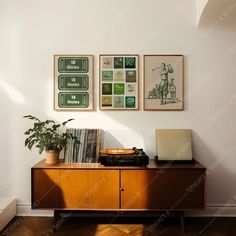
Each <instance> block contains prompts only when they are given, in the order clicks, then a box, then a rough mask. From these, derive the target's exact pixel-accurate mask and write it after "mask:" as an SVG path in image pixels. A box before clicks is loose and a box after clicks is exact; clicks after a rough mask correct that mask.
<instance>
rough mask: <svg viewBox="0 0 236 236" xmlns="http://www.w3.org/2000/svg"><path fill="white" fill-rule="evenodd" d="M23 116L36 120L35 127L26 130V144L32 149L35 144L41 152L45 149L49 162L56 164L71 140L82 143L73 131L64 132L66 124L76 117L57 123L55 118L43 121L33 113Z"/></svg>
mask: <svg viewBox="0 0 236 236" xmlns="http://www.w3.org/2000/svg"><path fill="white" fill-rule="evenodd" d="M23 118H27V119H30V120H33V121H35V122H34V124H33V127H32V128H29V129H28V130H27V131H26V132H25V135H27V136H28V137H27V138H26V140H25V146H26V147H28V148H29V149H30V150H31V149H32V147H34V146H35V147H36V148H38V149H39V154H41V153H42V152H43V151H45V152H46V163H47V164H56V163H57V162H58V161H59V155H60V151H61V150H62V149H63V148H64V147H65V145H66V144H67V142H68V141H69V140H73V141H74V142H75V143H77V144H79V143H80V142H79V140H78V139H77V137H75V136H73V135H72V134H71V133H68V132H63V128H65V125H66V124H67V123H68V122H70V121H72V120H74V119H69V120H67V121H64V122H62V123H56V122H55V121H53V120H45V121H41V120H39V119H38V118H37V117H34V116H32V115H27V116H23Z"/></svg>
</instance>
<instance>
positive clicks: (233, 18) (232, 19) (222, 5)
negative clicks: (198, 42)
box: [198, 0, 236, 30]
mask: <svg viewBox="0 0 236 236" xmlns="http://www.w3.org/2000/svg"><path fill="white" fill-rule="evenodd" d="M235 26H236V3H235V0H224V1H222V0H209V1H208V3H207V5H206V6H205V9H204V10H203V12H202V14H201V17H200V20H199V23H198V27H200V28H211V27H219V28H222V29H228V30H232V29H233V30H234V29H235Z"/></svg>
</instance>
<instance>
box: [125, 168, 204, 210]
mask: <svg viewBox="0 0 236 236" xmlns="http://www.w3.org/2000/svg"><path fill="white" fill-rule="evenodd" d="M204 176H205V174H204V171H202V170H194V171H192V170H183V171H179V170H166V171H165V172H162V173H160V172H157V171H154V170H149V171H145V170H122V171H121V188H122V190H123V191H122V192H121V208H123V209H170V210H175V209H178V210H180V209H181V210H184V209H194V208H195V209H196V208H204V206H205V198H204V191H205V181H204V178H205V177H204Z"/></svg>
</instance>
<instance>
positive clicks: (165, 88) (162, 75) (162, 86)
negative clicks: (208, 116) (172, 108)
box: [147, 62, 180, 105]
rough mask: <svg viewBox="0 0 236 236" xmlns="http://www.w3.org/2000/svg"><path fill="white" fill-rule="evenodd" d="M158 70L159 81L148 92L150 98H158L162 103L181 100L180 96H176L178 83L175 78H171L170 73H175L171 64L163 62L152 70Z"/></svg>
mask: <svg viewBox="0 0 236 236" xmlns="http://www.w3.org/2000/svg"><path fill="white" fill-rule="evenodd" d="M156 70H158V72H159V73H158V74H157V81H158V82H157V83H156V84H155V85H154V86H153V88H152V89H151V90H150V91H149V92H148V97H147V98H148V99H158V100H160V105H167V104H171V103H178V102H180V100H179V98H177V97H176V85H175V82H174V80H175V79H174V78H173V77H172V78H170V79H169V74H170V73H174V70H173V68H172V65H171V64H166V63H164V62H163V63H161V65H160V66H157V67H155V68H153V69H152V72H153V73H155V71H156Z"/></svg>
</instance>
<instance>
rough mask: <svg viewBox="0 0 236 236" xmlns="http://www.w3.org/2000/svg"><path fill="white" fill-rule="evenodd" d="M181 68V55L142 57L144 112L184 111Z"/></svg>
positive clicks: (182, 72) (182, 71) (182, 62)
mask: <svg viewBox="0 0 236 236" xmlns="http://www.w3.org/2000/svg"><path fill="white" fill-rule="evenodd" d="M183 68H184V56H183V55H144V94H143V97H144V110H153V111H178V110H179V111H181V110H183V109H184V96H183V94H184V70H183Z"/></svg>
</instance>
